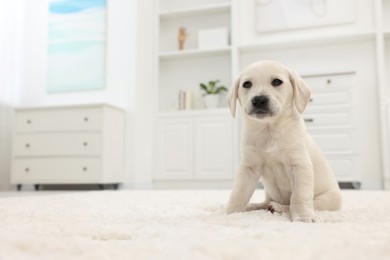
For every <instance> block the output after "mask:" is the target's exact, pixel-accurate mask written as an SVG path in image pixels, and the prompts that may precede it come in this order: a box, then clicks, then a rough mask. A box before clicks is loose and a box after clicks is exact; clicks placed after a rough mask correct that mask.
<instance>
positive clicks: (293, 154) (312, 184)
mask: <svg viewBox="0 0 390 260" xmlns="http://www.w3.org/2000/svg"><path fill="white" fill-rule="evenodd" d="M237 99H238V100H239V102H240V104H241V108H242V111H243V131H242V140H241V163H240V167H239V171H238V173H237V175H236V178H235V181H234V186H233V190H232V192H231V195H230V199H229V202H228V204H227V208H226V212H227V213H229V214H230V213H234V212H242V211H245V210H258V209H265V210H270V211H271V212H272V213H273V212H288V213H289V214H290V216H291V219H292V220H293V221H304V222H315V213H314V211H315V210H338V209H340V207H341V194H340V189H339V186H338V184H337V181H336V179H335V177H334V174H333V172H332V169H331V168H330V166H329V164H328V162H327V161H326V160H325V157H324V156H323V154H322V152H321V151H320V149H319V147H318V146H317V144H316V143H315V142H314V141H313V139H312V138H311V137H310V136H309V135H308V133H307V132H306V128H305V124H304V121H303V119H302V116H301V113H302V112H303V111H304V110H305V108H306V105H307V104H308V102H309V99H310V89H309V87H308V86H307V84H306V83H305V82H304V81H303V79H302V78H301V77H300V76H298V75H297V74H296V73H295V72H293V71H291V70H289V69H288V68H287V67H285V66H284V65H283V64H281V63H279V62H275V61H259V62H256V63H254V64H252V65H250V66H248V67H247V68H246V69H245V70H244V71H243V72H242V73H241V75H240V76H239V77H238V78H237V79H236V80H235V82H234V84H233V86H232V88H231V89H230V93H229V95H228V102H229V107H230V110H231V113H232V115H233V117H235V113H236V100H237ZM260 178H261V179H262V182H263V184H264V187H265V195H266V199H265V201H264V202H262V203H256V204H249V205H248V202H249V200H250V198H251V197H252V195H253V192H254V190H255V188H256V185H257V182H258V181H259V179H260Z"/></svg>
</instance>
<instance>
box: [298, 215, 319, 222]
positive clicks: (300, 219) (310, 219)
mask: <svg viewBox="0 0 390 260" xmlns="http://www.w3.org/2000/svg"><path fill="white" fill-rule="evenodd" d="M292 221H294V222H305V223H315V222H317V219H316V217H315V216H313V217H308V216H304V217H301V216H298V217H295V218H293V219H292Z"/></svg>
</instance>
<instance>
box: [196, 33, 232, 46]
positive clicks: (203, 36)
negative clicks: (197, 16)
mask: <svg viewBox="0 0 390 260" xmlns="http://www.w3.org/2000/svg"><path fill="white" fill-rule="evenodd" d="M227 46H228V30H227V28H214V29H207V30H200V31H199V32H198V48H199V49H217V48H223V47H227Z"/></svg>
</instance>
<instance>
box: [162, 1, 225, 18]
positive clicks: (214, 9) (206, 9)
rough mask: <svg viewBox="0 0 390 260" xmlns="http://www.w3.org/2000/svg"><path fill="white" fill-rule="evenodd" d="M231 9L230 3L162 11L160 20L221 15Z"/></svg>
mask: <svg viewBox="0 0 390 260" xmlns="http://www.w3.org/2000/svg"><path fill="white" fill-rule="evenodd" d="M230 7H231V5H230V3H223V4H214V5H206V6H201V7H193V8H186V9H178V10H172V11H161V12H160V14H159V16H160V19H165V18H177V17H183V16H189V15H202V14H210V13H219V12H225V11H229V10H230Z"/></svg>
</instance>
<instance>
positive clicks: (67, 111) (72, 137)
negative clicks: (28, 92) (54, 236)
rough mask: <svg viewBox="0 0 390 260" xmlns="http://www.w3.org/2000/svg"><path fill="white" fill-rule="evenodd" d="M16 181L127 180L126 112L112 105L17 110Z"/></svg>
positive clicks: (56, 182) (84, 181)
mask: <svg viewBox="0 0 390 260" xmlns="http://www.w3.org/2000/svg"><path fill="white" fill-rule="evenodd" d="M13 132H14V133H13V145H12V146H13V149H12V150H13V152H12V154H13V156H12V172H11V183H12V184H18V185H19V187H20V185H21V184H35V185H38V184H87V183H88V184H114V187H117V185H118V184H119V183H121V182H123V178H124V135H125V113H124V111H122V110H121V109H118V108H115V107H113V106H110V105H106V104H94V105H84V106H64V107H36V108H17V109H15V120H14V131H13Z"/></svg>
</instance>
